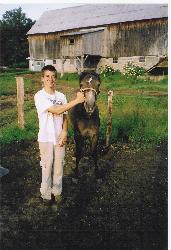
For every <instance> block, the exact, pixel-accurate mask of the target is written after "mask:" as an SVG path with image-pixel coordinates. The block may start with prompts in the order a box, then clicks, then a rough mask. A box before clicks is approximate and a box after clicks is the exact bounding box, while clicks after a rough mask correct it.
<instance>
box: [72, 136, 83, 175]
mask: <svg viewBox="0 0 171 250" xmlns="http://www.w3.org/2000/svg"><path fill="white" fill-rule="evenodd" d="M74 141H75V149H76V151H75V156H76V168H75V174H76V177H77V178H78V174H79V171H78V170H79V169H78V166H79V162H80V159H81V158H82V149H83V144H84V139H83V137H82V136H81V134H80V133H78V132H75V133H74Z"/></svg>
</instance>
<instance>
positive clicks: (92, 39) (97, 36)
mask: <svg viewBox="0 0 171 250" xmlns="http://www.w3.org/2000/svg"><path fill="white" fill-rule="evenodd" d="M103 37H104V31H98V32H94V33H88V34H85V35H83V53H84V54H87V55H93V56H95V55H97V56H102V54H103V50H104V46H103V43H104V39H103Z"/></svg>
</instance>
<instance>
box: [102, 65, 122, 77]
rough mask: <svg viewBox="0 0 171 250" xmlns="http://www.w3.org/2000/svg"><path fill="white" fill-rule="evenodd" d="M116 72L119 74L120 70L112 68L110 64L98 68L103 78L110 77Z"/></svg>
mask: <svg viewBox="0 0 171 250" xmlns="http://www.w3.org/2000/svg"><path fill="white" fill-rule="evenodd" d="M116 74H120V71H119V70H116V69H113V68H112V67H111V66H110V65H105V67H101V68H100V75H101V76H102V77H104V78H105V77H110V76H113V75H116Z"/></svg>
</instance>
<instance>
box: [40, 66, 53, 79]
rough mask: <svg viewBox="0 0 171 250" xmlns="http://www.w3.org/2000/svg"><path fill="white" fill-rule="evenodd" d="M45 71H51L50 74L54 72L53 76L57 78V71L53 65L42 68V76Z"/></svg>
mask: <svg viewBox="0 0 171 250" xmlns="http://www.w3.org/2000/svg"><path fill="white" fill-rule="evenodd" d="M46 70H49V71H52V72H55V76H56V77H57V70H56V69H55V67H54V66H53V65H46V66H44V67H43V68H42V70H41V71H42V75H43V76H44V72H45V71H46Z"/></svg>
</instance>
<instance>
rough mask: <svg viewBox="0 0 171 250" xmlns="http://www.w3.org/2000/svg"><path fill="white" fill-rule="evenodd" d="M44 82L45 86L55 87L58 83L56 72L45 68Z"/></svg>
mask: <svg viewBox="0 0 171 250" xmlns="http://www.w3.org/2000/svg"><path fill="white" fill-rule="evenodd" d="M42 82H43V85H44V87H45V88H52V89H54V88H55V84H56V72H54V71H49V70H45V71H44V75H43V76H42Z"/></svg>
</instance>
